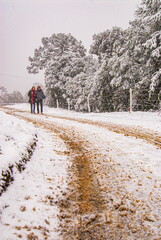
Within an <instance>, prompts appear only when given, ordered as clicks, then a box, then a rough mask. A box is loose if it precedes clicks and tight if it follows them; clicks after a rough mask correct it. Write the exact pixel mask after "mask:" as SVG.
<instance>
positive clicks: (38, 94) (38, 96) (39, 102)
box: [36, 86, 45, 114]
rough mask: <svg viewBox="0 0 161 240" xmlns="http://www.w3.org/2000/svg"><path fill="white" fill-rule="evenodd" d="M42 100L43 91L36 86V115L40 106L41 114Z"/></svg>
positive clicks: (43, 96)
mask: <svg viewBox="0 0 161 240" xmlns="http://www.w3.org/2000/svg"><path fill="white" fill-rule="evenodd" d="M44 98H45V95H44V93H43V90H42V89H41V87H40V86H38V87H37V91H36V100H37V101H36V102H37V113H39V106H40V111H41V114H42V113H43V99H44Z"/></svg>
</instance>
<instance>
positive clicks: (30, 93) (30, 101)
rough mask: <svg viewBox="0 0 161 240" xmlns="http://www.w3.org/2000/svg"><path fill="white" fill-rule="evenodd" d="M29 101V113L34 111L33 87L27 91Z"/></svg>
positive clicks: (34, 92) (34, 96)
mask: <svg viewBox="0 0 161 240" xmlns="http://www.w3.org/2000/svg"><path fill="white" fill-rule="evenodd" d="M28 97H29V103H30V106H31V113H35V103H36V91H35V87H32V88H31V90H30V91H29V92H28Z"/></svg>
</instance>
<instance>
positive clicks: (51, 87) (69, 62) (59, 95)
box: [27, 33, 86, 107]
mask: <svg viewBox="0 0 161 240" xmlns="http://www.w3.org/2000/svg"><path fill="white" fill-rule="evenodd" d="M42 44H43V47H39V49H35V52H34V57H33V58H31V57H29V61H30V66H28V67H27V69H28V72H29V73H38V72H39V70H42V69H44V70H45V84H46V92H47V102H48V104H49V105H51V106H56V100H57V99H58V100H59V105H60V106H61V107H67V99H66V98H67V97H68V96H67V94H66V84H67V82H68V81H69V79H70V78H73V77H74V76H75V75H77V74H79V73H80V72H81V71H82V70H83V68H84V64H83V60H82V58H84V57H85V55H86V49H85V48H84V46H83V45H82V43H81V42H78V41H77V40H76V39H75V38H74V37H73V36H72V35H71V34H64V33H58V34H53V35H52V36H51V37H49V38H48V37H46V38H43V39H42Z"/></svg>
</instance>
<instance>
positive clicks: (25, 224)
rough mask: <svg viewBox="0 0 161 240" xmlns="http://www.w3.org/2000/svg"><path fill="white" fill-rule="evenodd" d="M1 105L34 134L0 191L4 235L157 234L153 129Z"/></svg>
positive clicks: (158, 180)
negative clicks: (25, 157)
mask: <svg viewBox="0 0 161 240" xmlns="http://www.w3.org/2000/svg"><path fill="white" fill-rule="evenodd" d="M1 110H2V111H5V113H7V114H9V115H12V116H14V117H16V118H19V119H22V120H25V121H27V122H31V123H32V124H34V126H35V128H36V129H37V135H38V142H37V147H36V149H35V151H34V153H33V156H32V157H31V161H30V162H29V163H27V166H26V169H25V170H24V172H23V174H22V173H21V174H19V176H18V177H17V178H15V181H13V184H12V185H11V186H9V187H8V189H7V191H6V192H4V193H3V194H2V196H1V199H2V200H1V202H2V204H1V222H0V224H1V229H2V231H1V232H2V233H3V235H2V236H3V239H4V240H8V239H11V240H12V239H19V238H20V239H49V240H56V239H57V240H58V239H60V240H61V239H63V240H64V239H67V240H72V239H73V240H75V239H80V240H85V239H87V240H88V239H91V240H93V239H97V240H98V239H100V240H105V239H106V240H119V239H124V240H125V239H127V240H134V239H140V240H141V239H146V240H159V239H161V177H159V174H158V172H157V171H156V169H157V170H158V171H159V170H161V166H160V165H161V164H160V161H159V160H160V158H161V136H160V135H159V133H156V132H154V131H152V130H148V129H144V128H139V127H138V128H132V127H129V126H125V125H117V124H111V123H103V122H99V121H92V120H87V119H78V118H77V119H75V118H71V117H70V118H69V117H64V116H54V115H31V114H30V113H29V112H27V111H22V110H18V109H12V108H5V107H4V108H1ZM154 159H155V161H154ZM44 162H45V164H44ZM23 189H25V191H24V194H23ZM26 189H27V190H26ZM6 199H8V202H7V203H6V202H5V201H6ZM11 199H12V200H11ZM13 205H14V206H15V207H13ZM8 232H10V234H8ZM11 236H12V237H11Z"/></svg>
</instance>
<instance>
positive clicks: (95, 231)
mask: <svg viewBox="0 0 161 240" xmlns="http://www.w3.org/2000/svg"><path fill="white" fill-rule="evenodd" d="M4 109H6V108H4ZM19 112H21V111H19V110H13V109H12V110H10V109H6V113H8V114H11V115H13V116H15V117H19V118H21V119H24V120H26V121H29V122H32V123H33V124H35V126H37V127H43V128H44V129H46V130H49V131H51V132H52V131H53V132H55V133H57V134H58V136H59V137H60V138H61V139H62V140H63V141H64V142H65V143H66V146H67V148H68V152H66V153H64V154H67V155H68V157H69V158H70V159H71V163H72V164H71V167H69V169H68V173H69V179H68V189H67V192H64V194H63V198H62V199H59V201H57V203H56V204H57V206H58V207H59V212H60V214H59V216H58V217H59V220H60V229H61V237H62V239H63V240H76V239H79V240H90V239H91V240H99V239H100V240H121V239H124V240H126V239H127V240H134V239H140V240H141V239H146V240H151V239H155V240H159V239H161V232H160V233H159V232H158V230H157V231H154V228H153V227H154V226H153V225H154V224H155V221H157V219H158V216H156V215H154V214H153V215H151V209H150V207H149V206H148V205H149V203H148V202H146V201H144V200H141V199H138V198H137V197H136V196H134V195H133V194H130V193H128V192H127V190H126V189H125V188H124V184H123V182H122V180H121V178H119V176H118V172H117V171H118V170H117V167H118V166H117V165H116V164H115V163H114V162H113V160H112V159H111V158H110V157H109V155H108V153H107V154H104V153H102V152H100V151H99V150H93V146H92V145H91V143H90V142H88V141H86V140H85V139H84V138H82V136H81V134H80V132H79V131H78V129H77V130H76V129H75V128H74V127H72V128H69V127H67V126H66V127H63V126H61V125H59V124H58V123H54V122H53V123H51V122H47V121H46V120H42V119H38V118H37V119H36V120H34V119H33V118H32V116H31V117H30V115H25V114H24V116H22V114H21V113H22V112H21V113H20V114H19ZM52 117H53V116H52ZM53 118H61V119H66V120H72V121H77V122H79V123H85V124H92V125H95V126H99V127H103V128H106V129H108V130H110V131H114V132H117V133H122V134H124V135H127V136H134V137H139V138H143V139H144V138H145V139H146V141H148V142H151V143H153V144H156V145H157V146H158V147H159V148H160V147H161V146H160V144H161V138H160V137H159V136H155V134H154V133H153V134H151V133H145V132H143V130H142V131H141V130H139V131H134V129H131V128H129V129H128V128H126V129H125V128H124V127H121V126H117V125H116V124H108V125H107V124H105V123H99V122H92V121H89V120H80V119H78V120H75V119H69V118H64V117H57V116H55V117H53ZM107 149H108V146H107ZM155 201H156V200H155V199H154V202H155ZM155 227H156V224H155ZM159 228H161V225H158V226H157V229H159Z"/></svg>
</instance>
